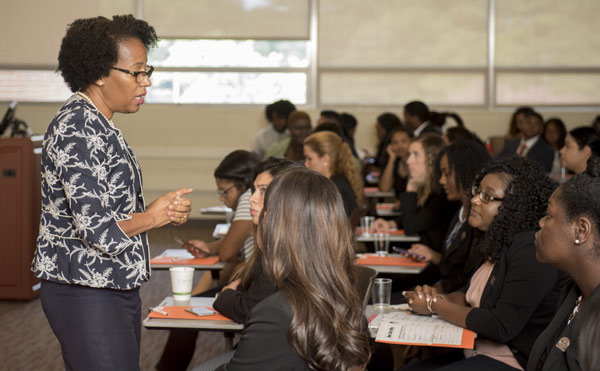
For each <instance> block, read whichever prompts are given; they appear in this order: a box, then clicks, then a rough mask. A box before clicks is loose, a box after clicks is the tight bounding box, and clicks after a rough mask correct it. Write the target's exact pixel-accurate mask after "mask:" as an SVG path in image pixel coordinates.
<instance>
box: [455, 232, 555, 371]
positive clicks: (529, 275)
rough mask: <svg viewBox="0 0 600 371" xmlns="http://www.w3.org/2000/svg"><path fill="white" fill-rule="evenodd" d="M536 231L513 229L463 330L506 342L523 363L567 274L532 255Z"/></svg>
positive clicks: (547, 318) (550, 315) (541, 329)
mask: <svg viewBox="0 0 600 371" xmlns="http://www.w3.org/2000/svg"><path fill="white" fill-rule="evenodd" d="M534 241H535V231H524V232H519V233H517V234H516V235H515V236H514V237H513V240H512V242H511V244H510V246H508V247H506V248H504V249H503V250H502V252H501V253H500V259H499V260H498V261H497V262H496V264H495V266H494V269H493V270H492V273H491V274H490V278H489V280H488V282H487V284H486V286H485V288H484V290H483V294H482V296H481V304H480V307H479V308H473V309H472V310H471V311H470V312H469V314H468V315H467V320H466V324H467V328H468V329H469V330H473V331H475V332H476V333H477V336H478V337H480V338H485V339H490V340H493V341H496V342H498V343H502V344H506V345H508V347H509V348H510V350H511V351H512V352H513V354H514V355H515V358H516V359H517V361H518V362H519V364H521V366H523V367H525V366H526V364H527V358H528V357H529V353H530V351H531V348H532V347H533V343H534V342H535V339H537V337H538V336H539V334H540V333H541V332H542V331H543V330H544V328H546V326H547V325H548V323H550V320H551V319H552V317H553V316H554V311H555V309H556V304H557V303H558V298H559V295H560V290H561V289H562V287H563V286H564V283H565V281H566V275H565V274H564V273H561V272H559V271H558V270H557V269H555V268H553V267H551V266H549V265H546V264H542V263H539V262H538V261H537V260H536V258H535V246H534Z"/></svg>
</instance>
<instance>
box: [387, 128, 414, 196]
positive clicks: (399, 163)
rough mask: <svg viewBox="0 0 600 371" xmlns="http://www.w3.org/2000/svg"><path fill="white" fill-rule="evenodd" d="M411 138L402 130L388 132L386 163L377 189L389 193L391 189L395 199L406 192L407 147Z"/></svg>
mask: <svg viewBox="0 0 600 371" xmlns="http://www.w3.org/2000/svg"><path fill="white" fill-rule="evenodd" d="M410 140H411V136H410V134H409V133H408V131H407V130H406V129H404V128H396V129H394V130H392V131H391V132H390V135H389V144H388V146H387V147H386V151H387V154H388V161H387V163H386V164H385V167H384V168H383V171H382V172H381V175H380V177H379V189H380V190H381V191H382V192H389V191H391V190H392V189H393V190H394V192H395V193H396V197H400V194H402V193H404V192H405V191H406V184H407V183H408V164H407V163H406V161H407V160H408V154H409V152H408V147H409V145H410Z"/></svg>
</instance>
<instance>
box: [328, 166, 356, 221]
mask: <svg viewBox="0 0 600 371" xmlns="http://www.w3.org/2000/svg"><path fill="white" fill-rule="evenodd" d="M329 180H331V181H332V182H333V184H335V186H336V187H337V189H338V191H340V194H341V195H342V201H344V209H346V214H347V215H348V217H350V215H352V212H353V211H354V210H355V209H356V208H357V207H358V203H357V202H356V196H355V195H354V191H353V190H352V187H350V183H348V180H347V179H346V178H344V177H343V176H341V175H332V176H331V178H329Z"/></svg>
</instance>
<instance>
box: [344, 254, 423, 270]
mask: <svg viewBox="0 0 600 371" xmlns="http://www.w3.org/2000/svg"><path fill="white" fill-rule="evenodd" d="M356 264H358V265H393V266H400V267H424V266H425V265H427V263H426V262H418V261H414V260H413V259H411V258H405V257H396V256H376V255H370V254H369V255H365V256H362V257H359V258H358V259H356Z"/></svg>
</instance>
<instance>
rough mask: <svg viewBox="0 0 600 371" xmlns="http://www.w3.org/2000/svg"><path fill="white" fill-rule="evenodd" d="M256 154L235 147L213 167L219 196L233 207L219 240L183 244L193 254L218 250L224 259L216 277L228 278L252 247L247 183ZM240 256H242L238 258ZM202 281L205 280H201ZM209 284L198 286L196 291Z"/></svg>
mask: <svg viewBox="0 0 600 371" xmlns="http://www.w3.org/2000/svg"><path fill="white" fill-rule="evenodd" d="M258 161H259V160H258V157H257V156H256V155H255V154H254V153H251V152H248V151H243V150H237V151H233V152H231V153H230V154H228V155H227V156H226V157H225V158H224V159H223V161H221V163H220V164H219V166H217V168H216V169H215V173H214V176H215V181H216V183H217V192H218V193H219V200H221V202H223V203H224V204H225V206H227V207H229V208H231V209H233V210H234V215H233V220H232V222H231V227H230V228H229V231H228V232H227V234H226V235H225V236H224V237H223V238H222V239H220V240H218V241H213V242H210V243H206V242H204V241H201V240H190V241H187V243H186V244H185V245H184V246H185V247H186V248H187V249H188V250H189V252H191V253H192V254H194V255H195V256H196V257H199V258H203V257H206V256H208V255H214V254H219V259H220V260H221V261H223V262H227V263H229V264H227V266H226V267H225V268H224V269H223V270H222V271H221V275H220V278H219V281H220V282H221V283H222V284H224V283H227V282H229V280H230V278H231V274H232V273H233V271H234V270H235V269H236V267H237V265H238V264H239V263H240V262H241V261H246V260H248V259H250V256H251V255H252V250H253V248H254V241H253V239H252V228H253V225H252V217H251V216H250V203H249V202H248V198H250V193H251V191H250V187H251V186H252V175H253V174H254V168H255V167H256V165H257V164H258ZM240 258H241V259H240ZM202 282H204V281H202ZM207 289H209V287H202V288H200V287H198V288H196V289H194V293H199V292H202V291H205V290H207Z"/></svg>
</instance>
